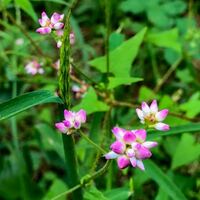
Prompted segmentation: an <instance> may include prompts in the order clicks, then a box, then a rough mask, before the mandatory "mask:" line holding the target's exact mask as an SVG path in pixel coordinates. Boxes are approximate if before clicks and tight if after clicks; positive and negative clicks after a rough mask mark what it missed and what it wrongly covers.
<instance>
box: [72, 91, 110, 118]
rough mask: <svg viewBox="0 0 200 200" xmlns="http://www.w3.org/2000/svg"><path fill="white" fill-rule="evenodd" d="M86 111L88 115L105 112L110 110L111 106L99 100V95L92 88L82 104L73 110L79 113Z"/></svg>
mask: <svg viewBox="0 0 200 200" xmlns="http://www.w3.org/2000/svg"><path fill="white" fill-rule="evenodd" d="M80 109H84V110H85V111H86V112H87V114H88V115H89V114H91V113H94V112H105V111H107V110H108V109H109V106H108V105H107V104H105V103H103V102H101V101H99V100H98V99H97V95H96V93H95V91H94V89H93V88H92V87H90V88H89V89H88V92H87V93H86V94H85V96H84V97H83V99H82V101H81V103H80V104H78V105H77V106H74V107H73V110H75V111H78V110H80Z"/></svg>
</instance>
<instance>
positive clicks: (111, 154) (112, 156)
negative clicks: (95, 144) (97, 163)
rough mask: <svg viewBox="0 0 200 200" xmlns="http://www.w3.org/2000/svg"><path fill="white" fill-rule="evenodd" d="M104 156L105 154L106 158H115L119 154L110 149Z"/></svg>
mask: <svg viewBox="0 0 200 200" xmlns="http://www.w3.org/2000/svg"><path fill="white" fill-rule="evenodd" d="M104 156H105V158H106V159H107V160H110V159H115V158H117V157H118V154H116V153H115V152H113V151H110V152H109V153H107V154H105V155H104Z"/></svg>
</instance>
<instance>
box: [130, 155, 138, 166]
mask: <svg viewBox="0 0 200 200" xmlns="http://www.w3.org/2000/svg"><path fill="white" fill-rule="evenodd" d="M130 162H131V165H132V166H133V167H136V165H137V160H136V158H135V157H132V158H130Z"/></svg>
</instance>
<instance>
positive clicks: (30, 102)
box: [0, 90, 62, 120]
mask: <svg viewBox="0 0 200 200" xmlns="http://www.w3.org/2000/svg"><path fill="white" fill-rule="evenodd" d="M43 103H62V101H61V99H60V98H59V97H57V96H55V95H54V94H52V93H51V92H49V91H47V90H40V91H34V92H29V93H26V94H23V95H20V96H18V97H16V98H14V99H11V100H8V101H6V102H4V103H1V104H0V120H3V119H7V118H9V117H12V116H14V115H17V114H18V113H20V112H22V111H25V110H27V109H29V108H31V107H33V106H36V105H39V104H43Z"/></svg>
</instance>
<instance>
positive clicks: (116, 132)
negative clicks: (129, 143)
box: [112, 127, 125, 140]
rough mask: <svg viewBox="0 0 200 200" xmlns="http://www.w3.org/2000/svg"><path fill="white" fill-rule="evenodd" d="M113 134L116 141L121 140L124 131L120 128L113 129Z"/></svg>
mask: <svg viewBox="0 0 200 200" xmlns="http://www.w3.org/2000/svg"><path fill="white" fill-rule="evenodd" d="M112 132H113V134H114V135H115V137H116V139H117V140H121V139H123V136H124V133H125V129H123V128H120V127H114V128H113V129H112Z"/></svg>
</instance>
